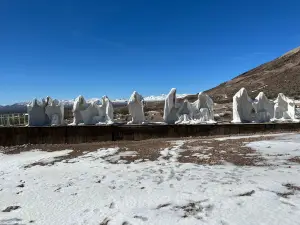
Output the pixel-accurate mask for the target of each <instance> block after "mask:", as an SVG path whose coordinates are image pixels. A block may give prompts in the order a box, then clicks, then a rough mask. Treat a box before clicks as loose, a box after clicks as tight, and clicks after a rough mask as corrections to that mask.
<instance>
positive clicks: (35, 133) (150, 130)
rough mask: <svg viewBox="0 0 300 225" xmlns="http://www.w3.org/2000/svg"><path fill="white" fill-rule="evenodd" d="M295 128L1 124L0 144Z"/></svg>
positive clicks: (295, 127) (288, 126) (294, 125)
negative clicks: (11, 125) (32, 125)
mask: <svg viewBox="0 0 300 225" xmlns="http://www.w3.org/2000/svg"><path fill="white" fill-rule="evenodd" d="M299 129H300V123H285V124H217V125H147V126H127V125H126V126H124V125H121V126H117V125H113V126H62V127H2V128H0V146H11V145H22V144H29V143H30V144H44V143H45V144H61V143H85V142H100V141H118V140H143V139H150V138H163V137H189V136H211V135H235V134H249V133H257V132H271V131H273V132H274V131H295V130H299Z"/></svg>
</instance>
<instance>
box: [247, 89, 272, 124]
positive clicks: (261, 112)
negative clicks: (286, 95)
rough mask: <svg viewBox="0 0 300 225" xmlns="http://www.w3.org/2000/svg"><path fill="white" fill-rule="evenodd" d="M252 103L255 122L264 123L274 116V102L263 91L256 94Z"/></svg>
mask: <svg viewBox="0 0 300 225" xmlns="http://www.w3.org/2000/svg"><path fill="white" fill-rule="evenodd" d="M252 105H253V108H254V110H255V117H256V119H255V120H256V122H258V123H265V122H270V121H271V119H272V118H273V116H274V104H273V103H272V102H271V101H270V100H269V99H268V98H267V97H266V95H265V94H264V93H263V92H260V93H259V94H258V95H257V96H256V98H255V100H254V102H253V104H252Z"/></svg>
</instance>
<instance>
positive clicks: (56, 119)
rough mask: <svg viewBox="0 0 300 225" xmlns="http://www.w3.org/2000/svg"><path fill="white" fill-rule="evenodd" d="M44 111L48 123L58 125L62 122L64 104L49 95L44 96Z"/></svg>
mask: <svg viewBox="0 0 300 225" xmlns="http://www.w3.org/2000/svg"><path fill="white" fill-rule="evenodd" d="M45 112H46V115H47V116H48V122H49V123H50V125H54V126H58V125H63V124H64V104H63V103H61V102H59V101H58V100H57V99H54V100H52V98H50V97H49V96H48V97H47V98H46V107H45Z"/></svg>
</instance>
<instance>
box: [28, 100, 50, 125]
mask: <svg viewBox="0 0 300 225" xmlns="http://www.w3.org/2000/svg"><path fill="white" fill-rule="evenodd" d="M27 113H28V125H29V126H45V125H46V124H47V123H48V119H47V116H46V113H45V102H44V101H43V102H42V103H41V102H39V101H38V100H37V99H36V98H35V99H33V101H32V102H31V103H30V104H29V105H27Z"/></svg>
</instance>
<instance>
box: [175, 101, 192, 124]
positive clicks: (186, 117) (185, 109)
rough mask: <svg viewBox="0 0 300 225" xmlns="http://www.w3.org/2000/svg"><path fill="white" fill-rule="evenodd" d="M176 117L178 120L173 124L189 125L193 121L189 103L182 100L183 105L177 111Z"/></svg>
mask: <svg viewBox="0 0 300 225" xmlns="http://www.w3.org/2000/svg"><path fill="white" fill-rule="evenodd" d="M177 117H178V118H179V119H178V120H177V121H176V122H175V124H190V123H191V122H192V120H193V118H192V117H193V109H192V106H191V103H189V101H188V100H187V99H185V100H184V102H183V104H182V105H181V106H180V108H179V109H178V111H177Z"/></svg>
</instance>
